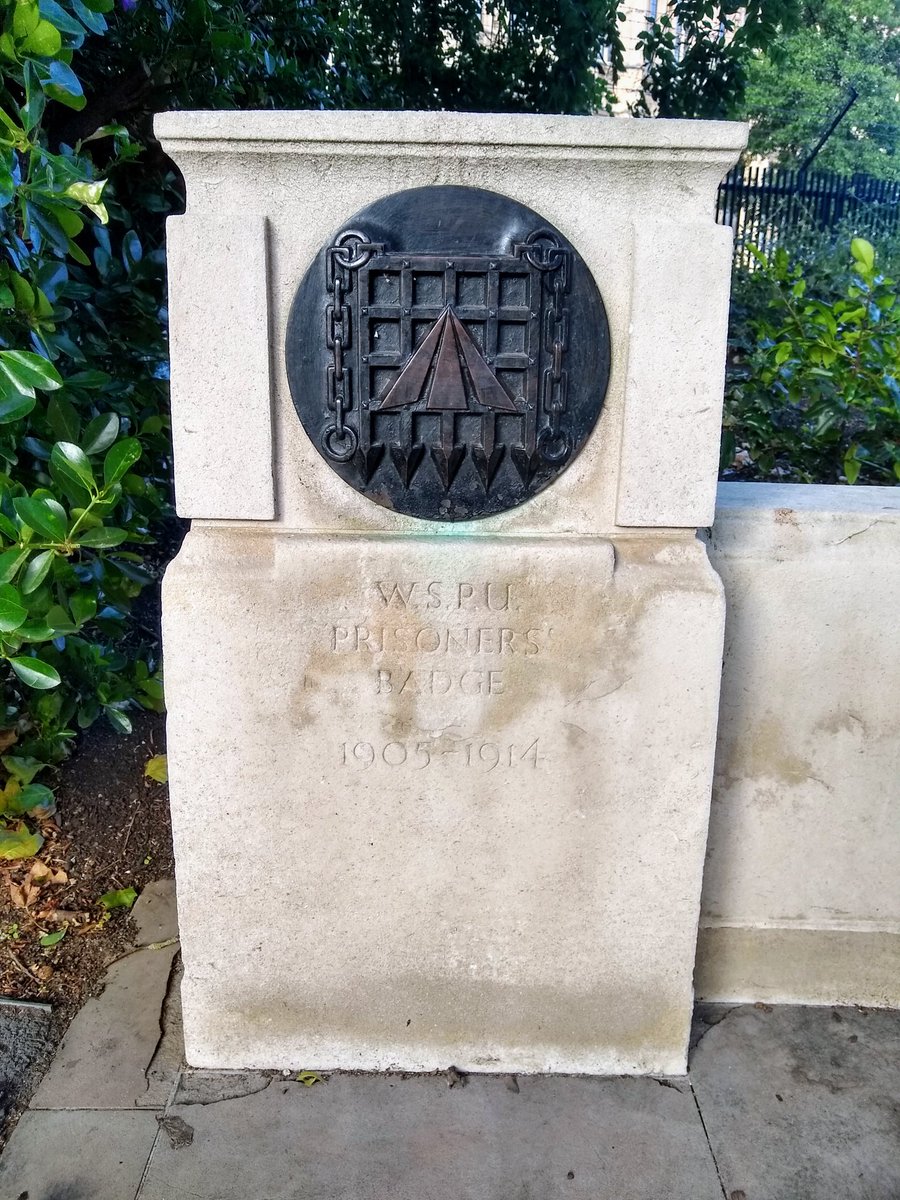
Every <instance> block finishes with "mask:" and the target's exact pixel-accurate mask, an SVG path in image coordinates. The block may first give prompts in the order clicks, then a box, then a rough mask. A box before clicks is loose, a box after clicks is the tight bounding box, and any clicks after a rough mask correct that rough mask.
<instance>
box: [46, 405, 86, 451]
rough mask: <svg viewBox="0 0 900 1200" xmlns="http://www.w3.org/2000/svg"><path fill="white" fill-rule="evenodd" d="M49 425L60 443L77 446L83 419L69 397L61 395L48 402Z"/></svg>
mask: <svg viewBox="0 0 900 1200" xmlns="http://www.w3.org/2000/svg"><path fill="white" fill-rule="evenodd" d="M47 424H48V425H49V426H50V428H51V430H52V431H53V433H54V434H55V435H56V438H57V439H58V440H59V441H61V442H75V443H76V444H77V442H78V435H79V433H80V432H81V418H80V417H79V416H78V410H77V409H76V408H75V405H74V404H73V403H72V401H71V400H70V399H69V398H68V396H66V395H64V394H62V393H59V394H57V395H55V396H51V397H50V399H49V401H48V402H47Z"/></svg>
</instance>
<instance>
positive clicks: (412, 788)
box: [158, 113, 744, 1073]
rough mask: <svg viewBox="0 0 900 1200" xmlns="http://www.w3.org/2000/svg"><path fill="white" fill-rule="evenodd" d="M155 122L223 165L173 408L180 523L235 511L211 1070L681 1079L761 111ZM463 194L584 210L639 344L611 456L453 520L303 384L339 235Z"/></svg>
mask: <svg viewBox="0 0 900 1200" xmlns="http://www.w3.org/2000/svg"><path fill="white" fill-rule="evenodd" d="M158 130H159V132H160V135H161V137H162V140H163V144H164V146H165V147H166V148H167V149H168V150H169V151H170V153H172V154H173V156H174V157H175V159H176V161H177V163H178V165H179V166H180V167H181V168H182V170H183V171H184V173H185V177H186V180H187V184H188V210H187V214H186V216H185V217H183V218H178V219H176V220H174V221H172V222H170V242H169V253H170V278H171V285H170V286H171V297H170V300H171V311H172V334H173V347H172V355H173V407H174V423H175V426H176V461H177V470H178V493H179V502H180V506H181V511H182V512H183V513H184V514H185V515H189V516H194V517H197V518H201V519H199V520H196V521H195V523H194V526H193V528H192V530H191V532H190V534H189V535H188V537H187V539H186V541H185V544H184V547H183V549H182V551H181V553H180V554H179V556H178V558H177V559H176V560H175V562H174V563H173V564H172V566H171V567H170V568H169V571H168V573H167V576H166V581H165V586H164V625H165V629H164V638H165V652H166V664H165V668H166V690H167V699H168V705H169V713H170V716H169V762H170V781H171V789H172V805H173V820H174V831H175V840H176V858H177V864H178V876H179V911H180V924H181V930H182V944H183V948H184V959H185V981H184V1006H185V1033H186V1042H187V1054H188V1059H189V1061H190V1062H191V1063H192V1064H194V1065H198V1066H206V1067H307V1068H316V1069H327V1068H329V1067H334V1068H337V1067H345V1068H348V1067H355V1068H362V1069H370V1070H377V1069H385V1068H397V1069H403V1070H432V1069H436V1068H441V1067H448V1066H450V1065H451V1064H454V1065H456V1066H457V1067H460V1068H462V1069H468V1070H485V1071H490V1070H497V1071H522V1072H528V1071H531V1072H541V1071H571V1072H593V1073H656V1072H665V1073H678V1072H681V1071H683V1070H684V1068H685V1053H686V1045H687V1033H688V1026H689V1020H690V1012H691V1001H692V985H691V980H692V970H693V960H694V948H695V941H696V934H697V921H698V912H699V902H700V886H701V877H702V867H703V855H704V849H705V844H706V831H707V822H708V815H709V797H710V788H711V780H712V767H713V757H714V745H715V730H716V714H717V705H718V689H719V674H720V665H721V648H722V626H723V600H722V593H721V587H720V584H719V581H718V578H717V577H716V575H715V574H714V572H713V571H712V569H711V567H710V566H709V563H708V560H707V557H706V551H705V548H704V547H703V546H702V544H701V543H700V542H699V541H698V540H697V539H696V537H695V529H696V526H697V525H698V524H700V523H703V522H705V521H706V520H707V519H708V517H709V516H711V512H712V507H711V506H712V501H713V496H714V481H715V472H716V445H717V438H718V432H717V431H718V419H719V408H720V405H721V374H722V362H723V355H724V332H725V324H724V321H725V312H726V306H727V288H728V278H729V253H728V241H729V235H728V232H727V231H725V230H722V229H720V228H718V227H717V226H715V224H714V223H713V221H712V216H711V213H712V198H713V195H714V191H715V186H716V184H717V182H718V179H719V178H720V176H721V175H722V174H723V173H724V171H725V170H726V169H727V167H728V166H729V165H730V163H731V162H732V160H733V159H734V158H735V157H736V155H737V152H738V150H739V148H740V145H741V144H742V140H743V137H744V130H743V128H742V127H736V126H730V125H717V124H692V123H682V122H661V123H658V124H657V123H654V122H649V121H648V122H631V121H613V120H609V119H602V118H597V119H582V118H525V117H523V118H509V117H484V116H477V117H463V116H462V115H453V114H450V115H447V114H441V115H439V116H437V115H427V114H410V113H406V114H390V115H387V114H320V113H313V114H299V113H293V114H228V115H226V114H215V115H214V114H169V115H167V116H165V117H164V118H160V119H159V123H158ZM436 182H441V183H462V184H470V185H477V186H480V187H489V188H491V189H493V190H495V191H499V192H503V193H504V194H506V195H508V196H510V197H511V198H513V199H516V200H518V201H519V202H521V203H524V204H526V205H529V206H531V207H533V208H535V209H537V210H538V211H539V212H541V214H542V215H543V216H545V217H546V219H547V220H548V221H552V222H553V223H554V224H555V225H556V227H557V228H558V229H560V230H561V231H562V233H563V234H564V235H565V236H566V237H567V238H569V239H570V240H571V242H572V244H573V245H574V246H575V247H576V248H577V249H578V251H579V253H580V254H581V255H582V256H583V258H584V260H585V262H586V263H587V264H588V266H589V268H590V269H591V271H592V272H593V273H594V274H595V277H596V281H597V284H598V286H599V288H600V291H601V293H602V295H603V300H604V304H605V305H606V309H607V313H608V316H609V322H610V330H611V344H612V374H611V378H610V387H609V391H608V393H607V397H606V403H605V406H604V410H603V415H602V416H601V419H600V423H599V425H598V427H597V429H595V431H594V433H593V434H592V435H591V438H590V439H589V441H588V443H587V445H586V447H585V449H584V450H583V451H582V452H581V454H580V455H579V457H578V458H577V459H576V460H575V461H574V462H573V463H572V465H571V466H570V467H569V468H568V469H567V470H566V471H565V472H564V473H563V474H562V475H561V476H560V478H559V479H558V480H557V481H556V482H555V483H554V484H553V485H551V486H550V487H549V488H547V489H546V491H544V492H542V493H541V494H540V495H538V496H536V497H535V498H534V499H532V500H530V501H528V502H527V503H525V504H522V505H521V506H520V507H518V508H516V509H513V510H510V511H508V512H505V513H501V514H499V515H496V516H492V517H489V518H486V519H484V520H482V521H478V522H475V521H470V522H465V523H460V524H457V525H454V526H447V525H441V524H439V523H438V522H436V521H423V520H419V519H416V518H413V517H406V516H403V515H401V514H398V513H394V512H391V511H389V510H387V509H385V508H381V507H379V506H378V505H375V504H373V503H372V502H371V501H369V500H367V499H366V498H365V497H364V496H361V495H359V494H358V493H356V492H354V491H353V490H352V489H351V488H349V487H348V486H347V485H346V484H344V483H343V481H342V480H340V479H339V478H338V477H337V475H336V474H335V473H334V472H333V471H331V470H330V468H329V467H328V465H327V463H325V462H324V461H323V459H322V458H321V457H320V456H319V455H318V454H317V452H316V451H315V449H314V447H313V446H312V445H311V443H310V442H309V439H308V438H307V436H306V434H305V433H304V431H303V428H302V427H301V425H300V424H299V421H298V420H297V417H296V414H295V413H294V411H293V407H292V404H291V398H290V395H289V393H288V389H287V383H286V379H285V374H284V365H283V364H284V345H283V340H284V330H285V325H286V320H287V312H288V309H289V307H290V302H291V299H292V297H293V294H294V292H295V290H296V288H297V285H298V283H299V281H300V279H301V277H302V275H303V273H304V272H305V271H306V269H307V268H308V266H309V263H310V261H311V260H312V258H313V257H314V256H315V254H316V253H317V251H318V249H319V247H320V246H321V245H322V244H323V243H324V241H325V239H326V238H328V237H329V236H330V235H332V234H334V232H335V230H336V229H339V228H341V226H342V222H346V221H347V219H348V218H349V217H350V216H351V215H352V214H353V213H354V212H355V211H356V210H357V209H359V208H360V207H361V206H363V205H365V204H366V203H368V202H370V201H371V200H373V199H375V198H377V197H378V196H380V195H384V194H387V193H389V192H391V191H394V190H399V189H401V188H407V187H413V186H425V185H428V184H431V183H436ZM323 197H324V198H327V202H326V201H325V200H324V199H323ZM238 214H240V216H239V217H238ZM217 230H221V231H222V232H221V235H220V236H218V237H217V234H216V231H217Z"/></svg>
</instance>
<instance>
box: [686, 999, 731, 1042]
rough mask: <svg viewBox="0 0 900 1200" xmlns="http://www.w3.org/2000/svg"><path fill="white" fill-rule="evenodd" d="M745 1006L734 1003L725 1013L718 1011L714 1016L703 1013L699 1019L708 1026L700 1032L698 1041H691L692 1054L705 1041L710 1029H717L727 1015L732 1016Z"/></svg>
mask: <svg viewBox="0 0 900 1200" xmlns="http://www.w3.org/2000/svg"><path fill="white" fill-rule="evenodd" d="M743 1007H744V1005H743V1004H732V1005H731V1007H730V1008H726V1009H725V1011H724V1012H723V1013H717V1014H716V1015H715V1016H713V1015H712V1014H710V1016H709V1017H705V1016H702V1015H701V1016H700V1018H699V1019H700V1020H701V1021H702V1022H703V1024H704V1025H705V1026H706V1028H705V1029H704V1030H703V1031H702V1032H701V1033H700V1035H699V1037H698V1038H697V1040H696V1041H692V1042H691V1049H690V1053H691V1054H693V1053H694V1051H695V1050H696V1049H697V1047H698V1046H699V1045H700V1043H701V1042H702V1041H703V1039H704V1038H705V1037H706V1035H707V1034H708V1033H709V1031H710V1030H711V1029H715V1027H716V1026H717V1025H721V1024H722V1022H723V1021H724V1020H725V1018H726V1017H730V1016H731V1014H732V1013H733V1012H735V1011H736V1010H737V1009H739V1008H743Z"/></svg>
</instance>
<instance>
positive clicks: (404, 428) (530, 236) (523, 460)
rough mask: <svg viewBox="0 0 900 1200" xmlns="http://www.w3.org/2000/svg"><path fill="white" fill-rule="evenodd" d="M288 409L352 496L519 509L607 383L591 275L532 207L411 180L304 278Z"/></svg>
mask: <svg viewBox="0 0 900 1200" xmlns="http://www.w3.org/2000/svg"><path fill="white" fill-rule="evenodd" d="M286 357H287V372H288V380H289V383H290V387H291V394H292V396H293V400H294V406H295V407H296V409H297V413H298V415H299V417H300V420H301V421H302V423H303V427H304V429H305V430H306V432H307V433H308V434H309V436H310V438H311V439H312V442H313V444H314V445H315V447H316V449H317V450H318V451H319V453H320V454H321V455H322V456H323V458H324V459H325V460H326V462H328V463H329V464H330V465H331V466H332V467H333V468H334V470H335V471H337V473H338V474H339V475H340V476H341V477H342V478H343V479H344V480H345V481H346V482H347V483H349V484H350V486H351V487H354V488H355V489H356V490H357V491H358V492H362V494H363V495H364V496H367V497H368V498H369V499H370V500H374V501H375V502H376V503H378V504H382V505H384V506H385V507H387V508H392V509H395V510H396V511H397V512H402V513H406V514H408V515H410V516H413V517H422V518H425V519H428V520H436V521H465V520H471V519H473V518H477V517H486V516H490V515H491V514H493V513H498V512H503V511H504V510H506V509H509V508H514V507H515V506H516V505H518V504H522V503H524V502H525V501H526V500H528V499H530V498H531V497H532V496H534V495H536V494H537V493H538V492H540V491H542V490H543V489H544V488H545V487H547V486H548V485H549V484H550V483H552V482H553V480H554V479H555V478H556V477H557V475H559V474H560V472H561V471H563V470H565V468H566V467H567V466H568V465H569V463H570V462H571V461H572V460H573V458H574V457H575V455H576V454H577V453H578V452H579V450H581V448H582V446H583V445H584V443H585V442H586V441H587V439H588V437H589V436H590V433H591V430H592V429H593V428H594V425H595V423H596V421H597V417H598V416H599V414H600V408H601V406H602V404H603V397H604V395H605V392H606V386H607V382H608V379H609V362H610V348H609V326H608V324H607V320H606V313H605V312H604V308H603V302H602V300H601V299H600V293H599V292H598V290H597V285H596V284H595V282H594V279H593V276H592V275H591V273H590V271H589V270H588V269H587V267H586V266H585V264H584V262H583V260H582V259H581V257H580V255H579V254H578V252H577V251H576V250H575V249H574V248H573V247H572V246H571V245H570V244H569V242H568V241H566V239H565V238H564V237H563V236H562V234H561V233H560V232H559V231H558V230H557V229H554V228H553V226H552V225H550V224H549V223H548V222H547V221H544V220H543V219H542V218H541V217H539V216H538V215H537V213H534V212H532V211H531V210H530V209H528V208H525V207H524V206H523V205H521V204H517V203H516V202H515V201H513V200H509V199H507V198H506V197H505V196H500V195H498V194H497V193H495V192H487V191H482V190H481V189H479V188H465V187H430V188H415V189H412V190H410V191H406V192H399V193H396V194H394V195H392V196H387V197H385V198H384V199H383V200H378V201H376V202H375V203H374V204H370V205H369V206H368V207H367V208H365V209H363V210H362V212H360V213H357V215H356V216H355V217H353V218H352V219H351V220H350V221H348V222H347V224H346V226H345V227H343V228H342V229H341V230H340V231H339V232H338V233H337V234H336V235H335V237H334V238H333V239H332V240H331V241H330V242H329V243H328V245H327V246H324V247H323V248H322V250H321V251H320V252H319V254H318V256H317V257H316V259H315V261H314V262H313V265H312V266H311V267H310V269H309V271H308V272H307V274H306V276H305V278H304V279H303V282H302V283H301V285H300V287H299V289H298V291H297V294H296V296H295V298H294V303H293V305H292V308H291V314H290V318H289V321H288V329H287V346H286Z"/></svg>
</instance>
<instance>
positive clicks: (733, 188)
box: [716, 167, 900, 266]
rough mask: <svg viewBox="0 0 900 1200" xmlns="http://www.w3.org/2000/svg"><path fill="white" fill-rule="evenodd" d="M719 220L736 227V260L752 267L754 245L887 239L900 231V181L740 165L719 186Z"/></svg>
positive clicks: (769, 246)
mask: <svg viewBox="0 0 900 1200" xmlns="http://www.w3.org/2000/svg"><path fill="white" fill-rule="evenodd" d="M716 220H717V221H718V222H719V223H720V224H722V225H731V226H732V227H733V229H734V257H735V263H736V264H737V265H739V266H752V264H753V261H754V260H753V256H752V255H751V253H750V249H749V247H750V246H751V245H753V246H757V247H758V248H759V249H760V250H762V251H764V252H765V253H769V252H770V251H772V250H775V249H776V248H777V247H778V246H779V245H780V244H782V243H791V244H794V245H796V244H802V243H803V242H804V241H808V242H812V241H813V240H821V238H822V235H823V234H827V233H828V232H829V231H832V230H833V231H835V233H837V232H838V231H844V232H847V233H852V234H860V235H862V236H873V237H884V236H885V235H887V236H890V235H891V234H896V233H897V232H898V231H900V183H897V182H894V181H892V180H886V179H873V178H872V177H871V176H869V175H826V174H818V173H816V174H811V173H808V172H805V171H792V170H789V169H787V168H784V167H743V168H741V167H735V169H734V170H733V171H731V172H729V174H728V176H727V177H726V178H725V179H724V180H723V181H722V183H721V184H720V185H719V194H718V199H717V202H716Z"/></svg>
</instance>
